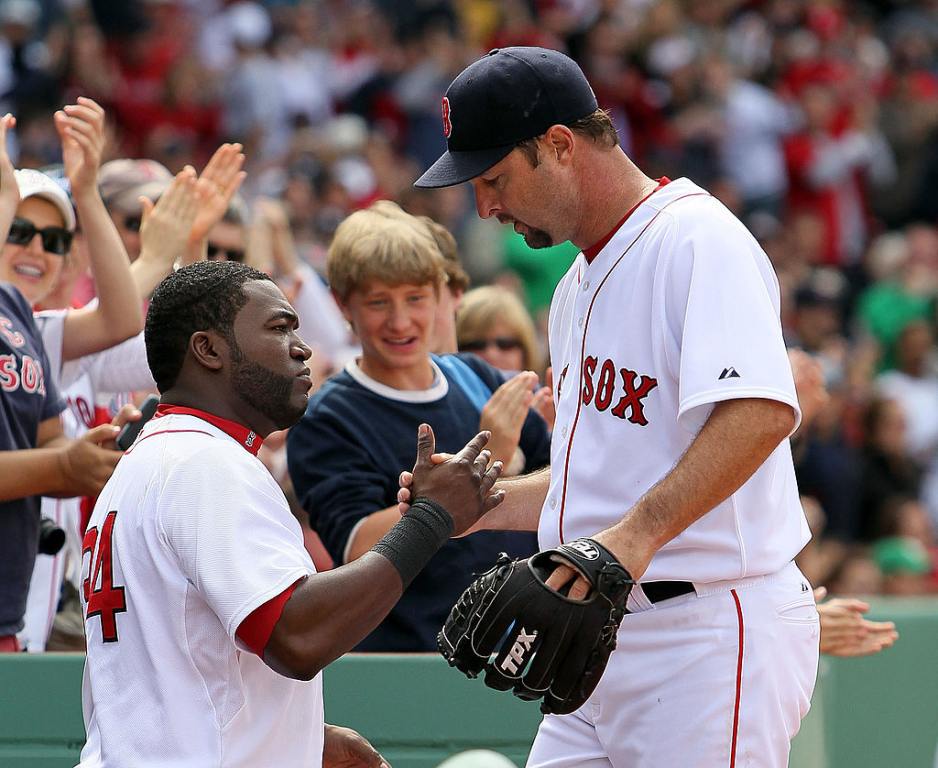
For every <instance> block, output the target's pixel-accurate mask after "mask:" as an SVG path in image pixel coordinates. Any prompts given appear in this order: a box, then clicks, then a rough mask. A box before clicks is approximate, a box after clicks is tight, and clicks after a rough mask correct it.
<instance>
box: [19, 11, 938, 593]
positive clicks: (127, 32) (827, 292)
mask: <svg viewBox="0 0 938 768" xmlns="http://www.w3.org/2000/svg"><path fill="white" fill-rule="evenodd" d="M510 45H540V46H546V47H551V48H557V49H560V50H563V51H565V52H567V53H569V54H570V55H571V56H573V57H574V58H575V59H576V60H577V61H578V62H579V63H580V65H581V66H582V68H583V69H584V71H585V72H586V74H587V76H588V77H589V79H590V81H591V82H592V84H593V86H594V88H595V90H596V95H597V97H598V99H599V102H600V104H601V106H603V107H604V108H605V109H607V110H608V111H609V112H610V114H611V115H612V117H613V119H614V122H615V124H616V126H617V128H618V131H619V135H620V138H621V144H622V145H623V148H624V149H625V150H626V152H627V153H628V154H629V155H630V156H631V157H632V158H633V159H634V160H635V161H636V162H637V163H638V165H639V166H640V167H641V168H642V169H643V170H644V171H645V172H646V173H648V175H650V176H654V177H659V176H668V177H670V178H678V177H682V176H687V177H689V178H690V179H692V180H693V181H695V182H696V183H698V184H700V185H702V186H704V187H705V188H707V189H709V190H710V191H711V192H712V193H713V194H714V195H716V196H717V197H719V198H720V199H721V200H722V201H723V202H724V203H725V204H726V205H727V206H728V207H729V208H730V209H732V210H733V211H734V212H735V213H736V214H737V215H738V216H739V217H740V218H741V219H742V220H743V221H744V222H745V223H746V224H747V226H748V227H749V228H750V230H751V231H752V232H753V234H754V235H755V236H756V237H757V238H758V239H759V240H760V241H761V243H762V244H763V246H764V248H765V249H766V251H767V253H768V254H769V256H770V257H771V259H772V261H773V263H774V265H775V269H776V270H777V272H778V277H779V281H780V284H781V288H782V296H783V318H782V319H783V324H784V328H785V332H786V336H787V339H788V342H789V344H790V345H791V346H793V347H799V348H801V349H804V350H805V351H807V352H808V353H810V354H811V355H813V356H815V357H816V358H817V359H819V360H820V361H821V363H822V365H823V368H824V374H825V381H826V385H827V388H828V390H829V393H830V400H829V401H828V403H827V404H826V406H825V407H824V408H823V409H822V411H821V413H820V414H819V416H818V417H817V419H816V420H815V421H814V422H813V423H812V424H811V425H810V426H809V427H808V428H807V429H804V430H802V431H801V432H800V433H799V434H798V435H797V437H796V439H795V441H794V451H795V454H796V462H797V467H798V474H799V482H800V487H801V489H802V493H803V494H804V502H805V507H806V510H807V512H808V516H809V520H810V522H811V526H812V529H813V531H814V534H815V539H814V541H813V542H812V543H811V544H810V545H809V547H808V548H807V549H806V550H805V552H804V553H803V554H802V567H803V569H804V570H805V572H806V573H807V574H808V576H809V577H810V578H811V579H812V581H813V582H814V583H816V584H826V585H827V586H828V587H829V588H830V590H831V592H832V593H839V594H873V593H889V594H923V593H927V592H935V591H936V590H938V580H936V570H935V563H936V557H935V552H936V536H935V531H936V530H938V365H936V363H938V355H936V353H938V348H936V343H935V332H936V322H938V315H936V296H938V2H936V0H877V1H874V0H866V1H858V2H847V1H846V0H843V1H841V0H810V2H809V1H808V0H763V1H761V2H760V1H758V0H750V1H748V2H747V1H746V0H504V1H502V2H494V1H492V0H449V1H446V0H413V1H411V2H394V1H393V0H370V1H369V0H318V1H302V0H295V1H293V2H291V1H290V0H278V1H275V0H269V1H268V2H221V1H220V0H125V1H124V2H120V3H114V2H108V1H107V0H2V2H0V114H2V113H4V112H7V111H9V112H12V113H13V114H14V115H16V117H17V120H18V124H17V130H16V133H15V136H14V137H13V144H12V150H13V152H14V162H15V163H16V165H17V167H43V166H47V165H49V164H54V163H56V162H59V161H60V143H59V140H58V137H57V135H56V133H55V129H54V127H53V123H52V119H51V115H52V113H53V112H54V111H55V110H56V109H59V108H60V107H61V105H62V104H64V103H67V102H73V101H74V100H75V98H76V97H77V96H78V95H83V96H89V97H91V98H93V99H95V100H96V101H98V103H100V104H101V105H102V106H104V107H105V109H106V110H107V113H108V126H109V130H110V131H111V135H110V136H109V141H108V150H107V152H108V155H107V157H106V158H105V159H106V160H107V159H114V158H148V159H151V160H154V161H156V162H158V163H160V164H162V165H163V166H165V168H167V169H168V170H169V171H170V172H171V173H176V172H178V171H179V170H180V169H182V168H183V166H184V165H186V164H192V165H194V166H195V167H196V168H201V167H202V166H204V164H205V163H206V161H207V160H208V158H209V157H210V155H211V154H212V152H213V151H214V150H215V148H216V147H217V146H218V145H219V144H220V143H221V142H224V141H236V142H240V143H241V144H242V145H243V147H244V153H245V155H246V158H247V160H246V165H245V170H246V171H247V172H248V176H247V179H246V181H245V183H244V185H243V187H242V189H241V195H242V197H243V201H244V205H243V211H242V212H241V214H239V217H236V218H239V219H240V220H239V221H238V222H237V223H239V224H243V225H245V226H246V227H247V228H248V230H249V234H248V235H246V236H245V238H244V242H243V243H237V242H236V243H235V244H233V245H232V246H231V248H232V252H233V253H236V252H238V251H239V249H240V250H241V251H243V250H244V249H245V248H246V249H247V250H248V254H247V259H248V260H249V261H250V260H251V259H252V254H251V252H250V251H251V243H252V242H254V238H256V237H260V236H262V234H263V232H264V231H267V232H268V233H269V232H271V231H280V232H286V233H288V234H289V236H290V237H289V239H288V240H286V241H285V242H289V243H290V245H289V247H290V248H291V249H292V250H293V251H294V252H295V256H296V257H298V259H299V263H301V264H304V265H306V266H308V267H311V268H312V269H314V270H316V271H317V272H319V273H320V274H321V273H322V271H323V265H324V259H325V252H326V248H327V247H328V244H329V242H330V239H331V236H332V233H333V232H334V230H335V228H336V226H337V225H338V224H339V222H341V221H342V220H343V218H344V217H346V216H347V215H348V214H349V213H351V212H352V211H355V210H357V209H360V208H363V207H365V206H367V205H370V204H371V203H373V202H374V201H376V200H379V199H391V200H395V201H397V202H398V203H400V205H401V206H402V207H403V208H404V209H405V210H407V211H409V212H410V213H413V214H417V215H425V216H429V217H431V218H432V219H434V220H436V221H437V222H439V223H441V224H443V225H444V226H445V227H446V228H447V229H449V230H450V231H451V232H452V233H453V235H454V236H455V238H456V242H457V244H458V247H459V256H460V258H461V260H462V262H463V266H464V268H465V270H466V272H467V273H468V275H469V277H470V278H471V281H472V284H473V285H475V286H481V285H486V284H495V285H500V286H502V287H504V288H506V289H508V290H509V291H511V292H513V293H516V294H517V295H518V296H519V297H520V298H521V300H522V301H523V303H524V306H525V308H526V310H527V312H528V313H529V315H530V318H531V319H532V320H533V323H534V327H535V328H536V340H535V349H534V350H533V351H532V350H530V349H527V347H526V359H525V360H524V361H523V364H524V366H525V367H531V368H534V369H535V370H537V371H538V372H539V373H540V374H544V368H543V366H544V360H545V352H546V350H545V349H544V326H545V320H546V311H547V307H548V305H549V302H550V297H551V293H552V291H553V287H554V285H555V283H556V281H557V280H558V279H559V277H560V276H561V275H562V274H563V273H564V271H565V270H566V268H567V267H568V265H569V264H570V262H571V261H572V259H573V258H574V257H575V255H576V253H577V249H576V248H575V247H573V246H572V245H570V244H569V243H568V244H564V245H559V246H556V247H554V248H552V249H549V250H547V251H536V252H535V251H532V250H530V249H528V248H527V246H526V245H525V244H524V241H523V240H522V239H521V238H520V236H518V235H516V234H515V233H514V232H513V231H512V230H511V228H510V227H502V226H501V225H499V224H497V223H496V222H494V221H482V220H480V219H479V218H478V217H477V215H476V212H475V208H474V203H473V199H472V195H471V190H470V189H469V188H468V186H467V185H463V186H460V187H455V188H449V189H442V190H416V189H414V188H413V187H412V182H413V180H414V179H415V178H416V177H417V176H418V175H419V174H420V172H421V171H422V170H423V169H425V168H426V167H427V166H428V165H429V164H430V163H431V162H432V161H433V160H434V159H435V158H436V157H437V156H438V155H439V153H440V152H441V151H442V150H443V149H444V145H445V142H444V138H443V134H442V129H441V119H440V102H441V97H442V95H443V92H444V90H445V88H446V86H447V85H448V84H449V82H450V81H451V80H452V78H453V77H454V76H455V75H456V74H458V73H459V72H460V71H461V70H462V69H463V68H464V66H466V64H468V63H469V62H471V61H472V60H473V59H475V58H476V57H478V56H479V55H480V54H482V53H484V52H486V51H487V50H489V49H491V48H494V47H504V46H510ZM458 119H459V116H458V115H453V120H458ZM138 225H139V221H138ZM128 250H129V251H130V250H132V249H131V248H128ZM274 250H275V249H274ZM271 252H273V251H272V250H271V249H267V250H265V251H264V253H271ZM132 255H133V254H132ZM292 255H293V254H291V255H290V257H291V258H292ZM265 258H266V257H265ZM260 266H262V267H263V268H266V269H268V271H274V272H276V271H277V270H278V269H280V268H282V264H277V263H274V264H260ZM521 333H522V331H521V330H517V329H516V330H515V331H514V336H512V334H511V329H510V328H509V329H508V331H506V330H505V329H504V328H502V329H499V331H498V336H499V339H500V340H501V341H502V342H503V343H502V344H501V345H499V346H502V347H506V348H510V347H511V346H512V345H511V343H510V342H517V343H516V344H515V346H518V347H519V348H520V346H521V341H522V340H521V339H520V334H521ZM484 341H486V340H485V339H472V340H468V343H469V344H474V345H475V348H476V349H478V348H479V344H480V342H484ZM490 346H493V349H494V348H495V347H494V345H490ZM503 351H504V350H503ZM339 362H340V361H338V360H334V361H331V364H332V366H333V367H335V366H337V365H338V364H339ZM505 367H511V366H510V364H509V365H506V366H505ZM324 373H328V371H324ZM281 471H282V467H281Z"/></svg>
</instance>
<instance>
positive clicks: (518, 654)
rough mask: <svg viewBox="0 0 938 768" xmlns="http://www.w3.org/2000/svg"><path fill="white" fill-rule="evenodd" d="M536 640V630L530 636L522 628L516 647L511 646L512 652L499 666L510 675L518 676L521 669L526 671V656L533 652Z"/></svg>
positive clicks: (516, 640) (516, 639)
mask: <svg viewBox="0 0 938 768" xmlns="http://www.w3.org/2000/svg"><path fill="white" fill-rule="evenodd" d="M536 639H537V630H536V629H535V630H534V631H533V632H532V633H531V634H530V635H529V634H528V633H527V630H526V629H525V628H524V627H522V628H521V631H520V632H519V633H518V636H517V637H516V638H515V642H514V645H512V646H511V650H510V651H509V652H508V655H507V656H506V657H505V659H504V660H503V661H502V663H501V664H500V665H499V666H501V668H502V669H503V670H504V671H505V672H508V673H509V674H512V675H516V674H518V670H519V669H524V661H525V659H524V656H525V654H526V653H527V652H528V651H530V650H531V646H532V645H534V641H535V640H536Z"/></svg>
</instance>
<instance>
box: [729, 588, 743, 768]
mask: <svg viewBox="0 0 938 768" xmlns="http://www.w3.org/2000/svg"><path fill="white" fill-rule="evenodd" d="M730 594H731V595H732V596H733V600H734V601H735V602H736V618H737V623H738V624H739V652H738V654H737V656H736V705H735V706H734V708H733V746H732V749H731V750H730V768H735V766H736V738H737V736H738V735H739V698H740V693H741V691H742V687H743V634H744V633H743V607H742V606H741V605H740V604H739V595H737V594H736V590H735V589H731V590H730Z"/></svg>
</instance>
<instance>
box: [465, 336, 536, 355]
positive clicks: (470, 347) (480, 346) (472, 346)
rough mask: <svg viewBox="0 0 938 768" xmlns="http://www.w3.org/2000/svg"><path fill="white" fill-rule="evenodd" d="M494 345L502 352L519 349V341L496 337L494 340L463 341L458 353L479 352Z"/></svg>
mask: <svg viewBox="0 0 938 768" xmlns="http://www.w3.org/2000/svg"><path fill="white" fill-rule="evenodd" d="M493 344H494V345H495V346H496V347H498V349H500V350H501V351H502V352H509V351H510V350H512V349H521V339H515V338H512V337H510V336H496V337H495V338H494V339H477V340H475V341H464V342H462V343H461V344H460V345H459V351H460V352H481V351H482V350H484V349H488V348H489V347H491V346H492V345H493Z"/></svg>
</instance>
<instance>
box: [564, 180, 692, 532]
mask: <svg viewBox="0 0 938 768" xmlns="http://www.w3.org/2000/svg"><path fill="white" fill-rule="evenodd" d="M701 195H706V196H707V197H710V193H709V192H691V193H690V194H687V195H681V196H680V197H676V198H674V199H673V200H672V201H671V202H670V203H666V204H665V206H664V207H663V208H662V209H661V210H660V211H658V213H656V214H655V215H654V216H652V217H651V220H650V221H649V222H648V223H647V224H646V225H645V226H644V227H642V231H641V232H639V233H638V234H637V235H636V236H635V239H634V240H633V241H632V242H631V243H629V245H628V247H627V248H626V249H625V250H624V251H623V252H622V255H621V256H620V257H619V258H618V259H616V261H615V263H614V264H613V265H612V266H611V267H610V268H609V271H608V272H607V273H606V274H605V276H604V277H603V279H602V280H601V281H600V282H599V285H597V286H596V292H595V293H594V294H593V298H592V299H590V305H589V308H588V309H587V310H586V320H584V321H583V340H582V341H581V342H580V365H579V368H580V372H579V376H578V379H577V395H576V398H577V400H576V414H575V415H574V417H573V426H572V427H571V428H570V439H569V440H567V455H566V457H565V458H564V462H563V492H562V493H561V496H560V520H559V522H558V529H559V534H560V543H561V544H562V543H563V512H564V509H565V508H566V504H567V476H568V475H569V474H570V453H571V452H572V450H573V435H574V434H575V433H576V425H577V422H578V421H579V420H580V409H581V408H582V407H583V356H584V354H585V353H586V333H587V331H589V327H590V317H591V316H592V314H593V304H595V303H596V297H597V296H599V292H600V291H601V290H602V288H603V286H604V285H605V284H606V281H607V280H608V279H609V275H611V274H612V273H613V270H615V268H616V267H618V266H619V264H620V263H622V259H624V258H625V257H626V255H627V254H628V252H629V251H630V250H632V246H633V245H635V243H637V242H638V241H639V240H640V239H641V237H642V235H644V234H645V232H646V231H647V230H648V228H649V227H650V226H651V225H652V224H654V223H655V220H656V219H657V218H658V217H659V216H660V215H661V214H662V212H663V211H664V210H665V208H667V207H668V206H669V205H671V204H672V203H676V202H677V201H678V200H684V199H686V198H688V197H699V196H701Z"/></svg>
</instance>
